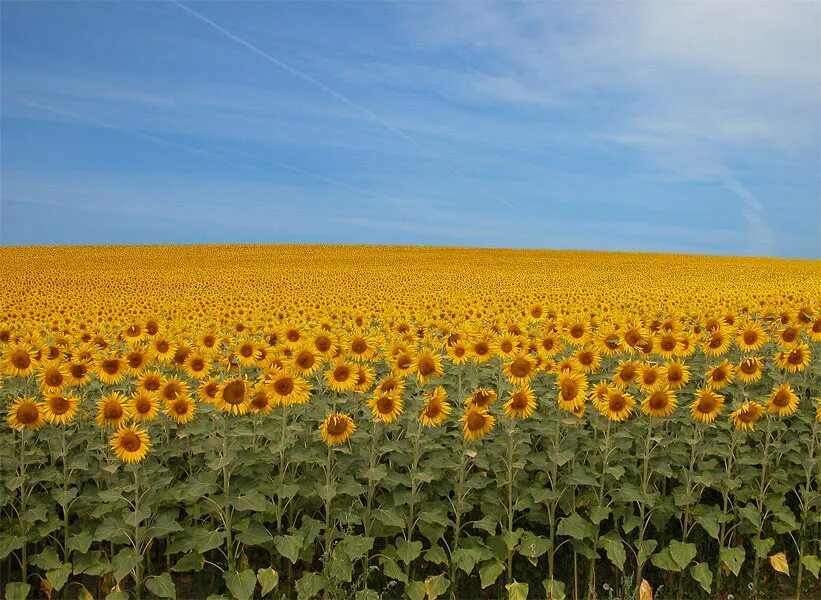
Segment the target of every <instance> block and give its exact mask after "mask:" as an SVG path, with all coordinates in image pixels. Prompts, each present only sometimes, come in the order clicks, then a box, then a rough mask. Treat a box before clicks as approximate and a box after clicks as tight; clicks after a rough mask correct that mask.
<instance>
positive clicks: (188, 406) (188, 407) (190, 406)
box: [165, 395, 197, 425]
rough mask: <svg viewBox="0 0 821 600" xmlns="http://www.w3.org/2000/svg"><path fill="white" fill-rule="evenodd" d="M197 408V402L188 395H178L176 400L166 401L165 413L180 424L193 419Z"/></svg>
mask: <svg viewBox="0 0 821 600" xmlns="http://www.w3.org/2000/svg"><path fill="white" fill-rule="evenodd" d="M196 410H197V406H196V404H194V401H193V400H192V399H191V398H190V397H189V396H187V395H185V396H178V397H177V399H176V400H174V401H172V402H166V403H165V414H166V415H167V416H168V417H169V418H170V419H171V420H172V421H174V422H175V423H177V424H178V425H185V424H187V423H190V422H191V421H193V420H194V413H195V412H196Z"/></svg>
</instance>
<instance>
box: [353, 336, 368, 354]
mask: <svg viewBox="0 0 821 600" xmlns="http://www.w3.org/2000/svg"><path fill="white" fill-rule="evenodd" d="M367 349H368V344H366V343H365V340H362V339H355V340H354V341H353V342H352V343H351V351H352V352H353V353H354V354H362V353H363V352H365V351H366V350H367Z"/></svg>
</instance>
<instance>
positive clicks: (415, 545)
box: [396, 540, 422, 565]
mask: <svg viewBox="0 0 821 600" xmlns="http://www.w3.org/2000/svg"><path fill="white" fill-rule="evenodd" d="M396 554H397V556H399V560H401V561H402V562H403V563H405V564H406V565H407V564H410V563H411V562H413V561H414V560H416V558H417V557H418V556H419V555H420V554H422V542H419V541H413V542H409V541H407V540H399V541H398V542H396Z"/></svg>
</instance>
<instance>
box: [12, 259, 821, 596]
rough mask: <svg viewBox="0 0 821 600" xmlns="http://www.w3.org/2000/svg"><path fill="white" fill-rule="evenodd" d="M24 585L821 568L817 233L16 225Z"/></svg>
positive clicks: (143, 590)
mask: <svg viewBox="0 0 821 600" xmlns="http://www.w3.org/2000/svg"><path fill="white" fill-rule="evenodd" d="M0 272H2V273H3V283H4V287H3V291H2V294H0V306H2V312H0V373H1V374H2V375H1V376H2V380H0V394H2V427H0V473H2V482H0V489H1V490H2V494H0V582H1V583H2V590H3V592H4V597H5V598H8V599H10V600H14V599H23V598H48V599H52V598H54V599H56V598H82V599H84V600H87V599H93V598H106V599H108V600H126V599H129V598H138V599H141V598H214V599H217V598H235V599H237V600H250V599H251V598H299V599H302V598H314V597H320V598H334V599H336V598H355V599H358V600H365V599H374V600H375V599H379V598H411V599H415V600H423V599H426V598H511V599H516V600H523V599H525V598H532V599H533V598H551V599H554V600H555V599H560V598H568V599H570V598H572V599H574V600H576V599H582V598H585V599H593V598H600V599H608V600H611V599H614V598H620V599H623V598H630V597H635V598H642V599H644V598H652V597H654V596H655V597H656V598H677V599H682V598H731V597H733V598H801V597H814V598H818V597H819V594H821V587H819V582H818V578H819V575H821V360H819V355H821V262H818V261H798V260H794V261H790V260H777V259H753V258H751V259H736V258H720V257H699V256H677V255H650V254H611V253H593V252H569V251H514V250H471V249H458V248H414V247H362V246H187V247H94V248H90V247H86V248H83V247H62V248H2V249H0Z"/></svg>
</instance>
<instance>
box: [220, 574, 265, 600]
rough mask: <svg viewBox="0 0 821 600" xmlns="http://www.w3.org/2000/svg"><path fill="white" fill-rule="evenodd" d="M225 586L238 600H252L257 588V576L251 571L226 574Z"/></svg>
mask: <svg viewBox="0 0 821 600" xmlns="http://www.w3.org/2000/svg"><path fill="white" fill-rule="evenodd" d="M224 577H225V585H226V587H227V588H228V591H229V592H231V595H232V596H233V597H234V598H235V599H236V600H251V598H253V597H254V588H255V587H257V576H256V575H254V572H253V571H252V570H251V569H245V570H244V571H241V572H239V573H225V574H224Z"/></svg>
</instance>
